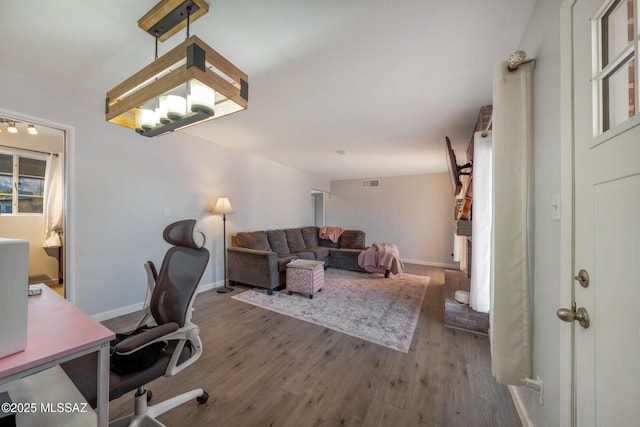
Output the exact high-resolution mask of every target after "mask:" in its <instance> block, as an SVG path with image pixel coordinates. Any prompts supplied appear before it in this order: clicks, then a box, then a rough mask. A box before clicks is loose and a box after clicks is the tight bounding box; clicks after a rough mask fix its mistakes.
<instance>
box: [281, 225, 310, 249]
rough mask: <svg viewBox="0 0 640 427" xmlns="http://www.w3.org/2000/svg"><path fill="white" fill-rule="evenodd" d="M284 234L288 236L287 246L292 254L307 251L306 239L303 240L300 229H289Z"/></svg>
mask: <svg viewBox="0 0 640 427" xmlns="http://www.w3.org/2000/svg"><path fill="white" fill-rule="evenodd" d="M284 234H285V235H286V236H287V245H289V250H290V251H291V253H297V252H302V251H304V250H305V249H306V247H307V246H306V245H305V243H304V239H303V238H302V230H300V229H299V228H289V229H287V230H284Z"/></svg>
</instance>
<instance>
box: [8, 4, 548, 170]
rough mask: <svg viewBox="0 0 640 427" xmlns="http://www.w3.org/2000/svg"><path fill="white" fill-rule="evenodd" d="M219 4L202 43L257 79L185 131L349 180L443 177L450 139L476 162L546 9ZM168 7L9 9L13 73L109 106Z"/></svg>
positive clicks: (202, 25)
mask: <svg viewBox="0 0 640 427" xmlns="http://www.w3.org/2000/svg"><path fill="white" fill-rule="evenodd" d="M208 2H209V4H210V9H209V13H208V14H207V15H205V16H204V17H202V18H200V19H199V20H198V21H196V22H195V23H193V24H192V25H191V34H196V35H198V37H200V38H201V39H203V40H204V41H205V42H206V43H208V44H209V45H210V46H212V47H213V48H214V49H216V50H217V51H218V52H220V53H221V54H222V55H224V56H225V57H226V58H227V59H229V60H230V61H231V62H233V63H234V64H235V65H236V66H238V67H239V68H240V69H242V70H243V71H244V72H246V73H247V74H248V76H249V108H248V109H247V111H245V112H241V113H237V114H234V115H232V116H228V117H224V118H221V119H219V120H213V121H211V122H208V123H206V124H202V125H199V126H194V127H192V128H189V129H187V130H184V131H182V132H188V133H190V134H193V135H197V136H198V137H201V138H204V139H207V140H210V141H212V142H214V143H216V144H220V145H224V146H227V147H235V148H237V149H240V150H246V151H247V152H250V153H253V154H255V155H257V156H261V157H264V158H267V159H270V160H273V161H275V162H279V163H283V164H287V165H291V166H294V167H296V168H299V169H303V170H307V171H310V172H314V173H320V174H323V175H325V176H326V177H328V178H330V179H347V178H372V177H382V176H394V175H413V174H423V173H433V172H444V171H446V163H445V155H444V137H445V135H448V136H449V137H450V138H451V139H452V141H453V142H454V148H456V151H458V150H459V151H460V152H461V154H459V155H458V157H462V158H464V156H463V155H462V151H463V150H464V149H465V148H466V144H467V143H468V141H469V138H470V137H471V132H472V129H473V125H474V123H475V120H476V117H477V114H478V111H479V109H480V107H481V106H483V105H486V104H490V103H491V90H492V75H493V67H494V65H495V64H496V63H497V62H499V61H503V60H506V59H507V58H508V56H509V54H510V53H511V52H512V51H513V50H515V48H516V46H517V44H518V42H519V40H520V37H521V35H522V32H523V30H524V28H525V25H526V23H527V20H528V18H529V15H530V14H531V10H532V8H533V6H534V3H535V0H448V1H447V0H445V1H435V0H323V1H319V0H271V1H265V0H233V1H222V0H208ZM155 4H156V0H135V1H132V0H82V1H80V0H56V1H51V0H31V1H29V2H24V1H23V0H2V1H0V40H3V43H0V58H1V62H0V67H3V68H6V69H9V70H12V71H15V72H18V73H22V74H25V75H28V76H30V77H32V78H35V79H38V80H42V81H46V82H49V83H51V84H53V85H56V86H59V87H62V88H65V89H67V90H69V91H74V92H76V93H78V94H79V95H81V96H85V97H88V98H90V99H95V102H96V103H100V104H102V103H103V102H104V95H105V92H106V91H107V90H109V89H111V88H112V87H113V86H115V85H116V84H118V83H120V82H121V81H123V80H124V79H126V78H127V77H129V76H130V75H132V74H133V73H134V72H136V71H138V70H139V69H141V68H142V67H144V66H145V65H147V64H148V63H149V62H151V60H152V59H153V55H154V40H153V38H152V37H151V36H149V35H147V34H146V33H145V32H143V31H142V30H140V29H139V28H138V26H137V20H138V19H139V18H140V17H142V16H143V15H144V14H145V13H146V12H147V11H148V10H149V9H151V8H152V7H153V6H154V5H155ZM183 39H184V32H183V33H179V34H177V35H176V36H174V37H173V38H172V39H170V40H169V41H167V42H165V43H163V44H161V45H160V54H163V53H164V52H166V51H167V50H169V49H170V48H171V47H173V46H174V45H176V44H177V43H179V42H180V41H182V40H183ZM1 102H2V101H1V97H0V108H1V107H2V105H1ZM25 113H28V112H25ZM140 138H142V137H140ZM339 150H345V151H347V154H346V155H342V154H338V153H337V152H336V151H339Z"/></svg>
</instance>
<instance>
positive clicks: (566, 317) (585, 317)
mask: <svg viewBox="0 0 640 427" xmlns="http://www.w3.org/2000/svg"><path fill="white" fill-rule="evenodd" d="M556 314H557V315H558V317H559V318H560V320H562V321H565V322H575V321H576V320H577V321H578V323H580V326H582V327H583V328H585V329H587V328H588V327H589V325H590V324H591V322H590V320H589V313H587V310H586V309H585V308H584V307H580V308H579V309H577V310H576V304H575V303H573V304H572V306H571V309H568V308H560V309H558V311H557V312H556Z"/></svg>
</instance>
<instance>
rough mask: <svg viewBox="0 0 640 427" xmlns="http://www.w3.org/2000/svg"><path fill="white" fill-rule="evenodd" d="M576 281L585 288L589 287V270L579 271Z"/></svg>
mask: <svg viewBox="0 0 640 427" xmlns="http://www.w3.org/2000/svg"><path fill="white" fill-rule="evenodd" d="M574 279H575V280H577V281H578V283H580V286H582V287H583V288H586V287H587V286H589V273H587V270H580V271H578V275H577V276H575V277H574Z"/></svg>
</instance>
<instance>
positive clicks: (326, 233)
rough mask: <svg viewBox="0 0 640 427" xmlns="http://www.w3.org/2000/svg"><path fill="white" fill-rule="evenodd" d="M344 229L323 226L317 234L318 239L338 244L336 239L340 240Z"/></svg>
mask: <svg viewBox="0 0 640 427" xmlns="http://www.w3.org/2000/svg"><path fill="white" fill-rule="evenodd" d="M343 231H344V228H342V227H328V226H324V227H322V228H321V229H320V231H319V232H318V237H320V238H321V239H325V240H331V241H332V242H333V243H338V239H340V235H342V232H343Z"/></svg>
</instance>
